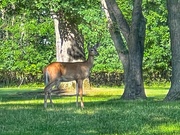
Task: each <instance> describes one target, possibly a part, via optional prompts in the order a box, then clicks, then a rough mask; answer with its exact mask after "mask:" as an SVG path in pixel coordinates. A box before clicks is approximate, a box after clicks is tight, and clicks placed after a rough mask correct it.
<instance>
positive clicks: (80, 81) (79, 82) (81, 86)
mask: <svg viewBox="0 0 180 135" xmlns="http://www.w3.org/2000/svg"><path fill="white" fill-rule="evenodd" d="M78 89H79V95H80V99H81V108H84V103H83V80H79V81H78Z"/></svg>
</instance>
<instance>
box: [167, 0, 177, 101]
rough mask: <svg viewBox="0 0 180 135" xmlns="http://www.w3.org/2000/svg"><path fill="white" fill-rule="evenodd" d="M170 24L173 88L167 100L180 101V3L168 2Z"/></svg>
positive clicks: (172, 0) (170, 0)
mask: <svg viewBox="0 0 180 135" xmlns="http://www.w3.org/2000/svg"><path fill="white" fill-rule="evenodd" d="M167 7H168V24H169V29H170V38H171V52H172V61H171V62H172V77H171V88H170V90H169V92H168V94H167V96H166V98H165V100H169V101H170V100H179V99H180V40H179V39H180V1H179V0H167Z"/></svg>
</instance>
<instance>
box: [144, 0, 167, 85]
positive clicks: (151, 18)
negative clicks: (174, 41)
mask: <svg viewBox="0 0 180 135" xmlns="http://www.w3.org/2000/svg"><path fill="white" fill-rule="evenodd" d="M144 8H145V9H144V10H145V12H144V15H145V17H146V19H147V25H146V27H147V28H146V40H145V52H144V73H145V74H144V76H146V81H147V82H152V81H167V78H170V71H171V66H170V59H171V53H170V41H169V28H168V26H167V9H166V3H165V2H164V1H163V2H162V1H161V0H159V1H147V3H144ZM168 80H169V79H168Z"/></svg>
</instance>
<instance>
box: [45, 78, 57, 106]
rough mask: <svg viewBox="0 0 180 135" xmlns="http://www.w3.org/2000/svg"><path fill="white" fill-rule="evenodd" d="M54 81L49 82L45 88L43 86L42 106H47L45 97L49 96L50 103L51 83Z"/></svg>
mask: <svg viewBox="0 0 180 135" xmlns="http://www.w3.org/2000/svg"><path fill="white" fill-rule="evenodd" d="M55 83H56V81H53V82H51V83H49V84H48V85H47V86H46V87H45V88H44V108H47V98H48V96H49V99H50V103H51V104H52V98H51V90H52V87H53V85H54V84H55Z"/></svg>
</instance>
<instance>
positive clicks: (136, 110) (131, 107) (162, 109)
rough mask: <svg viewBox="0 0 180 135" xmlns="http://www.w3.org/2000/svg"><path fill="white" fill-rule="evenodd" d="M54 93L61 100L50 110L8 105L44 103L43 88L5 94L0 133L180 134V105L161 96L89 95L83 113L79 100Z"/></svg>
mask: <svg viewBox="0 0 180 135" xmlns="http://www.w3.org/2000/svg"><path fill="white" fill-rule="evenodd" d="M54 92H55V94H54V95H53V99H54V100H57V99H59V100H58V103H55V104H54V107H49V106H48V108H47V109H46V110H45V109H44V108H43V104H41V103H22V104H21V103H8V102H9V101H22V100H29V99H38V100H42V102H43V98H44V94H43V92H42V90H41V89H38V90H35V91H32V92H29V91H25V92H24V91H23V92H21V91H18V92H14V91H13V92H12V93H11V91H8V92H7V94H6V93H5V92H1V93H0V98H1V99H2V100H1V102H4V103H3V104H1V105H0V116H1V117H0V119H1V121H2V122H1V123H0V129H1V130H0V134H12V133H13V134H31V135H33V134H34V135H35V134H48V135H49V134H50V135H51V134H52V135H56V134H57V135H58V134H63V135H76V134H78V135H96V134H126V135H128V134H131V135H132V134H134V135H135V134H138V135H146V134H147V135H151V134H154V135H159V134H163V135H171V134H174V135H176V134H180V129H179V126H180V122H179V119H180V115H179V114H180V106H179V102H163V101H162V100H160V98H159V97H158V98H157V97H150V98H148V99H147V100H136V101H133V100H121V99H120V98H117V96H110V95H102V96H100V95H97V96H96V95H94V96H89V95H85V96H84V97H85V109H84V110H81V109H80V108H76V107H75V98H73V99H71V100H72V101H74V102H68V99H67V97H68V98H71V97H72V96H74V95H73V94H72V95H63V96H62V95H61V94H60V93H58V92H57V91H54ZM56 92H57V93H56ZM60 97H61V98H64V99H65V100H66V101H67V102H64V101H63V102H62V101H61V98H60ZM97 98H98V100H97ZM106 98H107V100H105V101H102V100H101V99H103V100H104V99H106ZM64 99H63V100H64ZM5 102H7V104H6V103H5Z"/></svg>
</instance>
